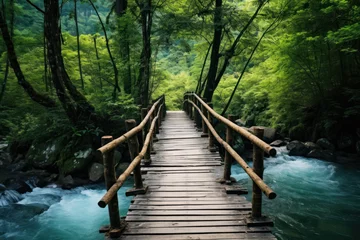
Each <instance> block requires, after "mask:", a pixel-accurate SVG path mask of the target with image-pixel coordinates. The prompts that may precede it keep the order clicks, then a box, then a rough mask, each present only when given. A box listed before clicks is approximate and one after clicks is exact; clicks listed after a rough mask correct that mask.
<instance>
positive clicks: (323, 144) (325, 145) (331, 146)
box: [316, 138, 335, 151]
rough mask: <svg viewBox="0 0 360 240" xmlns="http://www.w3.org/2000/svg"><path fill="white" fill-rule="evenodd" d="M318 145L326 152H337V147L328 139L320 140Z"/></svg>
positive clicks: (317, 142)
mask: <svg viewBox="0 0 360 240" xmlns="http://www.w3.org/2000/svg"><path fill="white" fill-rule="evenodd" d="M316 144H317V145H319V146H320V147H321V148H322V149H324V150H330V151H334V150H335V146H334V144H332V143H331V142H330V141H329V140H327V139H326V138H320V139H318V140H317V141H316Z"/></svg>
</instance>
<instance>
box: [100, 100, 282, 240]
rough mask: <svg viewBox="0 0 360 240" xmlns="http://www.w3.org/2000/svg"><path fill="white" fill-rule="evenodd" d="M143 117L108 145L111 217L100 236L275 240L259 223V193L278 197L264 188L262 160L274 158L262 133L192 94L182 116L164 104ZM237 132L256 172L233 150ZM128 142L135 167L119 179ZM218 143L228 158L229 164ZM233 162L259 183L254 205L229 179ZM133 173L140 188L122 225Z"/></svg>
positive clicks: (108, 139) (264, 223)
mask: <svg viewBox="0 0 360 240" xmlns="http://www.w3.org/2000/svg"><path fill="white" fill-rule="evenodd" d="M141 114H142V122H141V123H140V124H139V125H137V126H136V122H135V120H127V121H126V127H127V130H128V132H127V133H125V134H124V135H123V136H121V137H119V138H117V139H115V140H112V137H110V136H105V137H103V138H102V140H103V147H101V148H100V149H99V152H101V153H102V156H103V160H104V166H105V181H106V186H107V189H108V191H107V193H106V194H105V195H104V197H103V198H102V199H101V200H100V201H99V203H98V205H99V206H100V207H106V206H108V209H109V217H110V225H109V226H106V227H102V228H101V229H100V232H101V233H105V236H106V238H107V239H126V240H130V239H131V240H132V239H149V240H151V239H156V240H161V239H169V240H175V239H179V240H180V239H276V238H275V237H274V236H273V235H272V234H271V228H270V227H271V226H272V225H273V224H272V222H271V221H270V220H269V219H268V218H266V217H263V216H262V215H261V201H262V200H261V199H262V193H261V192H263V193H264V194H265V195H266V196H267V197H268V198H270V199H273V198H275V197H276V194H275V193H274V192H273V191H272V190H271V189H270V188H269V187H268V186H267V185H266V184H265V183H264V182H263V181H262V175H263V155H264V152H266V153H267V154H269V155H271V156H274V155H275V154H276V151H275V149H273V148H271V147H270V146H269V145H267V144H266V143H265V142H263V141H262V140H261V138H262V135H263V130H262V129H260V128H257V129H255V133H254V134H252V133H250V132H248V131H247V130H244V129H243V128H241V127H239V126H237V125H236V124H234V123H232V121H231V120H232V116H229V119H226V118H223V117H222V116H220V115H219V114H217V113H216V112H215V111H214V110H212V104H211V103H206V101H204V99H201V98H199V97H198V96H197V95H195V94H193V93H187V94H185V97H184V111H168V112H166V110H165V97H164V96H163V97H161V98H159V99H158V100H156V101H155V102H154V104H153V105H152V106H150V107H149V108H148V109H142V111H141ZM165 115H166V118H165ZM214 118H217V119H218V120H219V121H220V122H222V123H224V124H225V125H226V126H227V131H226V141H224V140H222V139H221V138H220V136H219V135H218V134H217V132H216V131H215V129H214V128H213V126H212V122H213V120H214ZM191 119H193V120H195V123H194V121H192V120H191ZM163 120H164V121H163ZM236 132H237V133H239V134H241V135H242V136H243V137H245V138H247V139H249V140H250V141H251V142H253V144H254V155H253V161H254V163H253V165H254V167H253V169H252V168H250V167H249V166H248V165H247V164H246V162H245V161H244V160H243V159H242V158H241V157H240V156H239V155H238V154H237V153H236V152H235V151H234V150H233V149H232V147H231V145H232V139H233V134H234V133H236ZM125 141H128V145H129V151H130V155H131V158H132V159H133V161H132V163H131V164H130V166H129V167H128V169H127V170H126V171H125V172H124V173H123V174H122V175H120V176H119V177H118V178H116V176H115V170H114V169H115V168H114V157H113V156H114V150H115V148H116V147H117V146H118V145H119V144H120V143H123V142H125ZM216 141H217V142H218V145H220V146H221V145H222V146H223V147H224V149H225V150H226V153H225V157H224V160H222V159H221V157H220V155H219V153H218V151H217V147H216V145H215V142H216ZM140 147H141V149H140ZM234 160H235V161H237V162H238V163H239V164H240V165H241V166H242V167H243V169H244V170H245V172H246V173H247V174H248V175H249V176H250V177H251V179H252V180H253V196H252V203H250V202H248V201H247V200H246V199H245V197H244V196H243V194H246V193H247V189H245V188H244V187H242V186H240V185H237V184H236V182H235V179H233V178H231V176H230V173H231V164H232V162H233V161H234ZM132 172H133V175H134V182H135V183H134V188H133V189H131V190H129V191H127V192H126V195H127V196H131V195H136V196H135V197H134V198H133V200H132V203H131V205H130V208H129V211H128V213H127V216H126V218H125V220H121V219H120V215H119V207H118V199H117V191H118V190H119V189H120V187H121V186H122V185H123V183H124V182H125V180H126V179H127V178H128V177H129V175H130V174H131V173H132Z"/></svg>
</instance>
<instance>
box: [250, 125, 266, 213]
mask: <svg viewBox="0 0 360 240" xmlns="http://www.w3.org/2000/svg"><path fill="white" fill-rule="evenodd" d="M254 135H255V136H257V137H258V138H260V139H263V137H264V129H263V128H259V127H256V128H254ZM253 170H254V172H255V173H256V174H257V175H258V176H259V177H260V178H261V179H262V178H263V173H264V151H263V150H262V149H261V148H259V147H257V146H256V145H255V144H253ZM261 201H262V192H261V189H260V188H259V187H258V186H257V185H256V184H255V183H254V181H253V193H252V213H251V216H252V217H253V218H260V217H261Z"/></svg>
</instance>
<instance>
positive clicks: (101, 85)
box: [94, 36, 103, 90]
mask: <svg viewBox="0 0 360 240" xmlns="http://www.w3.org/2000/svg"><path fill="white" fill-rule="evenodd" d="M94 48H95V53H96V60H97V63H98V69H99V74H101V66H100V57H99V52H98V49H97V45H96V36H94ZM99 79H100V89H101V90H102V89H103V84H102V77H101V76H100V77H99Z"/></svg>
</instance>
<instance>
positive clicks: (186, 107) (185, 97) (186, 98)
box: [183, 92, 189, 115]
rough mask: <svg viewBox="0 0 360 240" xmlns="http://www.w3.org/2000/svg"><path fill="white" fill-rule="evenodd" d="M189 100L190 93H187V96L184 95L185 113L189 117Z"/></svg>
mask: <svg viewBox="0 0 360 240" xmlns="http://www.w3.org/2000/svg"><path fill="white" fill-rule="evenodd" d="M188 98H189V96H188V92H186V93H185V95H184V106H183V107H184V111H185V113H186V114H187V115H189V112H188V104H189V103H188V101H187V100H188Z"/></svg>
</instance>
